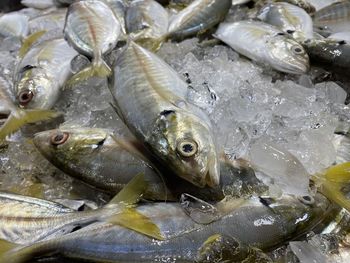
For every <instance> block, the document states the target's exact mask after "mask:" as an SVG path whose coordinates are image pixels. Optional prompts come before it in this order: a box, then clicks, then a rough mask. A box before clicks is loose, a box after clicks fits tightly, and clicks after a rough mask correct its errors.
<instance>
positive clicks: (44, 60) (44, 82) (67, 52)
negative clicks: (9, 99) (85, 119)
mask: <svg viewBox="0 0 350 263" xmlns="http://www.w3.org/2000/svg"><path fill="white" fill-rule="evenodd" d="M24 53H25V52H24ZM78 55H79V53H78V52H76V51H75V50H74V49H73V48H71V47H70V46H69V45H68V44H67V42H66V41H65V40H64V39H63V38H58V39H52V40H48V41H45V42H42V43H40V44H39V45H37V46H34V47H33V48H30V50H29V51H27V53H26V54H24V56H23V57H22V58H21V59H20V62H19V63H18V64H17V65H16V68H15V72H14V92H15V97H16V103H17V104H18V105H19V106H20V107H21V108H23V109H51V108H52V107H53V106H54V105H55V103H56V101H57V100H58V98H59V95H60V92H61V90H62V89H63V88H64V87H65V83H66V81H67V80H68V79H69V78H70V77H71V76H72V71H71V61H72V60H73V59H74V58H75V57H76V56H78Z"/></svg>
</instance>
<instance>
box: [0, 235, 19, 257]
mask: <svg viewBox="0 0 350 263" xmlns="http://www.w3.org/2000/svg"><path fill="white" fill-rule="evenodd" d="M17 246H18V245H17V244H14V243H11V242H8V241H6V240H3V239H0V258H2V256H3V255H4V254H5V253H7V252H9V251H11V250H13V249H14V248H16V247H17ZM0 262H1V260H0Z"/></svg>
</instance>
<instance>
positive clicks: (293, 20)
mask: <svg viewBox="0 0 350 263" xmlns="http://www.w3.org/2000/svg"><path fill="white" fill-rule="evenodd" d="M258 18H259V19H260V20H262V21H264V22H266V23H268V24H271V25H274V26H276V27H278V28H279V29H281V30H282V31H283V32H285V33H289V34H292V35H293V37H294V38H295V39H297V40H301V41H302V40H305V39H310V38H312V36H313V24H312V19H311V17H310V15H309V14H308V13H306V12H305V10H304V9H302V8H300V7H298V6H295V5H292V4H289V3H272V4H268V5H266V6H265V7H263V8H262V9H261V10H260V13H259V15H258Z"/></svg>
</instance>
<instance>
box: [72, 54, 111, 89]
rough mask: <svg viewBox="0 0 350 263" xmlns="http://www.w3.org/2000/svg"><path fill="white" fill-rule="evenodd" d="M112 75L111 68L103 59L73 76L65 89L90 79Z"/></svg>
mask: <svg viewBox="0 0 350 263" xmlns="http://www.w3.org/2000/svg"><path fill="white" fill-rule="evenodd" d="M111 73H112V70H111V68H110V67H109V66H108V65H107V63H106V62H105V61H104V60H103V59H96V60H94V61H93V62H92V63H91V65H90V66H88V67H87V68H85V69H83V70H81V71H80V72H78V73H77V74H75V75H73V76H72V77H71V78H70V79H69V80H68V81H67V83H66V87H72V86H74V85H76V84H78V83H80V82H83V81H85V80H88V79H89V78H91V77H100V78H105V77H108V76H109V75H110V74H111Z"/></svg>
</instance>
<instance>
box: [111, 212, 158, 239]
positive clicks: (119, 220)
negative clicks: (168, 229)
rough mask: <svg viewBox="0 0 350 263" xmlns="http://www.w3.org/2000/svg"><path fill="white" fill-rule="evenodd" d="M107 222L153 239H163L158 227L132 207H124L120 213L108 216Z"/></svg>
mask: <svg viewBox="0 0 350 263" xmlns="http://www.w3.org/2000/svg"><path fill="white" fill-rule="evenodd" d="M107 222H108V223H111V224H116V225H120V226H123V227H125V228H129V229H132V230H134V231H136V232H139V233H142V234H144V235H146V236H149V237H152V238H155V239H159V240H164V237H163V236H162V234H161V232H160V229H159V227H158V226H157V225H156V224H154V223H153V222H152V221H151V219H150V218H148V217H147V216H145V215H143V214H141V213H139V212H138V211H137V210H135V209H133V208H127V209H124V210H123V211H122V212H121V213H118V214H115V215H113V216H111V217H109V218H108V219H107Z"/></svg>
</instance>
